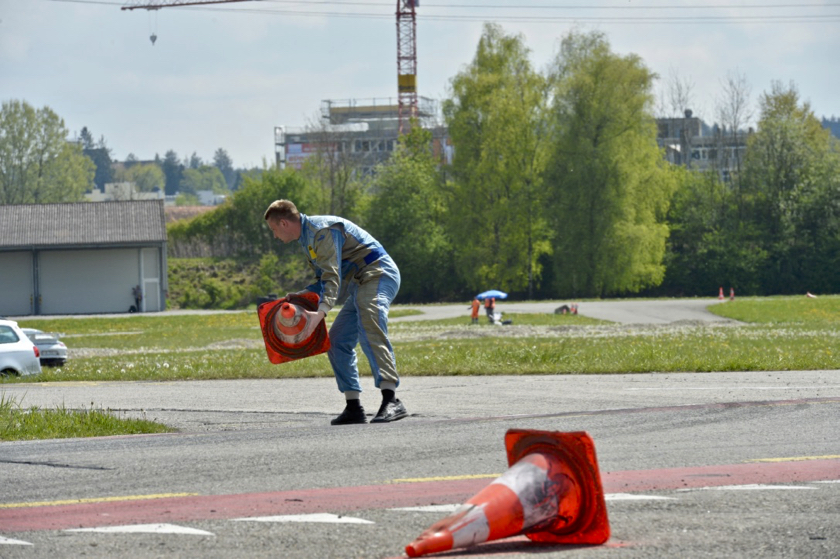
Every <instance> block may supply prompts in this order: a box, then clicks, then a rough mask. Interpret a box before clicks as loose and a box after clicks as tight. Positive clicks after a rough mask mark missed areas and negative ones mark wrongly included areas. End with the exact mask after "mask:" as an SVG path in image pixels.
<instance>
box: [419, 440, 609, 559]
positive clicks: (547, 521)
mask: <svg viewBox="0 0 840 559" xmlns="http://www.w3.org/2000/svg"><path fill="white" fill-rule="evenodd" d="M505 445H506V447H507V454H508V464H509V465H510V468H509V469H508V471H507V472H505V473H504V474H503V475H502V476H501V477H499V478H497V479H496V480H495V481H493V482H492V483H491V484H490V485H488V486H487V487H485V488H484V489H483V490H482V491H480V492H479V493H478V494H477V495H475V496H474V497H473V498H471V499H470V500H469V501H467V502H466V503H465V504H463V505H461V506H460V507H459V508H458V510H456V511H455V512H454V513H453V514H452V515H450V516H448V517H446V518H444V519H442V520H440V521H438V522H436V523H435V524H433V525H432V526H431V527H430V528H428V529H427V530H426V531H425V532H423V533H422V534H421V535H420V537H418V538H417V539H416V540H414V541H413V542H411V543H410V544H408V545H407V546H406V548H405V552H406V553H407V554H408V556H409V557H420V556H421V555H426V554H428V553H438V552H441V551H448V550H450V549H454V548H459V547H468V546H471V545H475V544H479V543H482V542H486V541H491V540H497V539H501V538H506V537H509V536H514V535H517V534H520V533H524V534H525V535H526V536H527V537H528V538H529V539H531V540H533V541H538V542H550V543H569V544H602V543H604V542H606V541H607V540H608V539H609V537H610V526H609V521H608V519H607V507H606V503H605V501H604V491H603V488H602V486H601V477H600V473H599V472H598V463H597V460H596V458H595V445H594V443H593V442H592V439H591V438H590V437H589V435H588V434H587V433H584V432H574V433H558V432H550V431H531V430H521V429H511V430H510V431H508V432H507V434H506V435H505Z"/></svg>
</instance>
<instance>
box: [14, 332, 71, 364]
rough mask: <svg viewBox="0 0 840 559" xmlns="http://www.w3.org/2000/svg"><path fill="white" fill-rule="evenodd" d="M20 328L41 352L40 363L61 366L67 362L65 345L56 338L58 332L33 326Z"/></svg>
mask: <svg viewBox="0 0 840 559" xmlns="http://www.w3.org/2000/svg"><path fill="white" fill-rule="evenodd" d="M21 330H23V333H24V334H26V336H27V337H28V338H29V339H30V340H32V343H33V344H35V347H37V348H38V350H39V351H40V352H41V365H46V366H48V367H50V366H58V367H61V366H63V365H64V364H65V363H66V362H67V346H66V345H64V342H62V341H60V340H59V339H58V334H55V333H52V332H42V331H41V330H36V329H35V328H21Z"/></svg>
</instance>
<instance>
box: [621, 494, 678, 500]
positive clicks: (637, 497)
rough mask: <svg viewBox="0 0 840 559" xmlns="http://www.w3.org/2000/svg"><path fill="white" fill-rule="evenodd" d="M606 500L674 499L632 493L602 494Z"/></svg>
mask: <svg viewBox="0 0 840 559" xmlns="http://www.w3.org/2000/svg"><path fill="white" fill-rule="evenodd" d="M604 499H605V500H607V501H674V500H675V499H674V498H673V497H660V496H659V495H634V494H632V493H607V494H606V495H604Z"/></svg>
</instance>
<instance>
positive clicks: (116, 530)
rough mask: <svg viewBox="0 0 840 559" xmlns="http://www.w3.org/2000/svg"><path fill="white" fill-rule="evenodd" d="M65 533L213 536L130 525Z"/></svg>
mask: <svg viewBox="0 0 840 559" xmlns="http://www.w3.org/2000/svg"><path fill="white" fill-rule="evenodd" d="M64 531H65V532H101V533H109V534H184V535H189V536H215V534H213V533H212V532H205V531H204V530H196V529H195V528H187V527H185V526H176V525H175V524H132V525H129V526H102V527H99V528H73V529H72V530H64Z"/></svg>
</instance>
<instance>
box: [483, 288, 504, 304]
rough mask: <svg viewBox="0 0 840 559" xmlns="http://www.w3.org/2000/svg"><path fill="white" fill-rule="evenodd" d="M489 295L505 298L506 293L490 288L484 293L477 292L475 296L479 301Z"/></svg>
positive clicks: (495, 297)
mask: <svg viewBox="0 0 840 559" xmlns="http://www.w3.org/2000/svg"><path fill="white" fill-rule="evenodd" d="M490 297H493V298H494V299H507V293H505V292H504V291H499V290H498V289H491V290H490V291H485V292H484V293H479V294H478V295H476V296H475V298H476V299H478V300H479V301H482V300H484V299H487V298H490Z"/></svg>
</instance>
